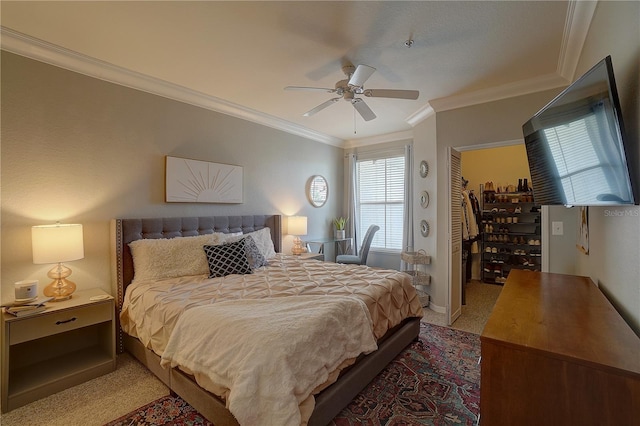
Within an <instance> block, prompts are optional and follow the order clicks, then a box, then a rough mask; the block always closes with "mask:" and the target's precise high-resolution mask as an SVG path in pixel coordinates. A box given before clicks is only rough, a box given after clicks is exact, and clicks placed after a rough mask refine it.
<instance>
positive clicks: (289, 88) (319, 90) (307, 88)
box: [284, 86, 336, 93]
mask: <svg viewBox="0 0 640 426" xmlns="http://www.w3.org/2000/svg"><path fill="white" fill-rule="evenodd" d="M284 90H305V91H314V92H324V93H335V91H336V89H329V88H326V87H304V86H287V87H285V88H284Z"/></svg>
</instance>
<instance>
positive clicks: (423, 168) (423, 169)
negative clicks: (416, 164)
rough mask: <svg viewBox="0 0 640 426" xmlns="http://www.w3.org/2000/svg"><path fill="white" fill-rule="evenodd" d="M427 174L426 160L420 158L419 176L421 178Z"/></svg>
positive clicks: (427, 165)
mask: <svg viewBox="0 0 640 426" xmlns="http://www.w3.org/2000/svg"><path fill="white" fill-rule="evenodd" d="M428 174H429V164H427V162H426V160H422V161H421V162H420V176H422V177H423V178H425V177H427V175H428Z"/></svg>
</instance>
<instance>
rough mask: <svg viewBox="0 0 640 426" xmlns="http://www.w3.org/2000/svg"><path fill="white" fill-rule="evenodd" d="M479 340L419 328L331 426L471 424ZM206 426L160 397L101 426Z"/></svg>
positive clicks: (476, 402) (177, 402) (184, 407)
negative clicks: (413, 339)
mask: <svg viewBox="0 0 640 426" xmlns="http://www.w3.org/2000/svg"><path fill="white" fill-rule="evenodd" d="M479 357H480V339H479V337H478V336H477V335H475V334H471V333H467V332H464V331H460V330H454V329H451V328H447V327H440V326H437V325H433V324H421V328H420V340H419V341H418V342H414V343H412V344H411V345H410V346H409V347H407V349H405V350H404V351H403V352H402V353H401V354H400V355H398V357H396V359H395V360H393V362H392V363H391V364H390V365H389V366H388V367H387V368H386V369H385V370H384V371H382V372H381V373H380V374H379V375H378V377H376V378H375V379H374V381H373V382H371V383H370V384H369V386H367V388H366V389H364V390H363V391H362V392H361V393H360V394H359V395H358V396H357V397H356V398H355V399H354V400H353V402H351V404H349V406H347V407H346V408H345V409H344V410H342V412H341V413H340V414H339V415H338V416H337V417H336V418H335V419H334V421H333V424H335V425H336V426H352V425H353V426H355V425H358V426H361V425H371V426H375V425H387V426H391V425H406V426H411V425H469V426H471V425H474V424H475V422H476V416H477V414H478V412H479V411H480V366H479V365H478V358H479ZM143 425H144V426H146V425H154V426H159V425H167V426H168V425H194V426H195V425H211V423H210V422H208V421H207V420H206V419H204V418H203V417H202V416H201V415H200V414H199V413H198V412H197V411H195V410H194V409H193V408H192V407H191V406H190V405H189V404H187V403H186V402H184V401H183V400H182V399H180V398H179V397H175V398H174V397H171V396H166V397H163V398H160V399H159V400H157V401H154V402H152V403H150V404H148V405H145V406H144V407H141V408H139V409H137V410H136V411H134V412H132V413H130V414H127V415H126V416H123V417H121V418H119V419H117V420H115V421H113V422H111V423H109V424H108V425H107V426H143Z"/></svg>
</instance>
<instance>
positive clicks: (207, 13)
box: [1, 1, 595, 145]
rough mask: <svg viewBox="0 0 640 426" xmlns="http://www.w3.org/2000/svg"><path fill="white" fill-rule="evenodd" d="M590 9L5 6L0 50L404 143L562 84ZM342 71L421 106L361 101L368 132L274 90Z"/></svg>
mask: <svg viewBox="0 0 640 426" xmlns="http://www.w3.org/2000/svg"><path fill="white" fill-rule="evenodd" d="M586 3H589V4H590V5H589V6H585V4H586ZM594 7H595V6H594V3H592V2H580V1H571V2H567V1H547V2H542V1H496V2H490V1H468V2H458V1H433V2H427V1H409V2H399V1H385V2H368V1H338V2H324V1H321V2H314V1H295V2H270V1H259V2H244V1H233V2H231V1H228V2H211V1H200V2H186V1H164V2H119V1H117V2H91V1H90V2H75V1H70V2H46V1H45V2H12V1H2V3H1V8H2V9H1V12H2V14H1V23H2V48H3V49H5V50H8V51H13V52H15V53H19V54H22V55H25V56H30V57H34V58H35V59H39V60H43V61H45V62H50V63H54V64H55V65H59V66H64V67H66V68H69V69H74V70H76V71H79V72H84V73H85V74H89V75H94V76H96V77H98V78H103V79H106V80H111V81H115V82H118V83H120V84H126V85H129V86H133V87H137V88H140V89H142V90H147V91H150V92H155V93H159V94H162V95H164V96H168V97H172V98H175V99H180V100H184V101H187V102H191V103H195V104H200V105H202V106H205V107H208V108H210V109H214V110H219V111H222V112H226V113H230V114H232V115H236V116H240V117H243V118H248V119H250V120H253V121H256V122H261V123H263V124H267V125H270V126H272V127H277V128H282V129H284V130H287V131H291V132H293V133H297V134H302V135H305V136H307V137H311V138H313V139H316V140H319V141H322V142H326V143H331V144H335V145H341V144H344V142H345V141H348V142H347V144H352V145H353V144H358V141H366V140H380V139H384V138H385V137H386V136H384V135H387V134H390V133H396V134H397V133H398V132H400V133H401V134H402V132H406V131H409V130H411V127H412V125H415V124H416V123H417V122H419V121H420V120H421V119H422V118H424V117H425V116H427V115H428V114H429V113H431V112H432V111H433V110H436V111H438V110H443V109H448V108H452V107H456V106H461V105H468V104H473V103H476V102H480V101H486V100H493V99H498V98H501V97H507V96H513V95H519V94H524V93H529V92H532V91H536V90H543V89H548V88H551V87H558V86H561V85H564V84H567V83H568V82H569V81H570V80H571V79H572V77H573V71H574V69H575V65H576V63H577V57H578V55H579V51H580V49H581V47H582V43H583V42H584V35H585V34H586V29H587V28H588V25H589V22H590V19H591V15H592V12H593V8H594ZM409 39H412V40H413V46H412V47H411V48H407V47H405V41H407V40H409ZM345 62H351V63H353V64H354V65H358V64H367V65H370V66H373V67H375V68H377V72H376V73H374V74H373V76H372V77H371V78H370V79H369V80H368V81H367V83H366V85H365V87H366V88H392V89H416V90H419V91H420V97H419V98H418V100H397V99H381V98H366V102H367V104H368V105H369V107H370V108H371V109H372V110H373V111H374V112H375V114H376V115H377V116H378V117H377V118H376V119H375V120H372V121H369V122H365V121H363V120H362V118H361V117H360V116H359V115H357V114H354V109H353V107H352V106H351V105H350V104H349V103H348V102H344V101H339V102H337V103H335V104H334V105H332V106H330V107H329V108H327V109H325V110H323V111H321V112H319V113H317V114H316V115H314V116H312V117H303V116H302V114H303V113H304V112H306V111H308V110H310V109H311V108H313V107H315V106H317V105H318V104H321V103H322V102H324V101H326V100H328V99H330V98H331V97H334V95H333V94H329V93H322V92H299V91H284V90H283V88H284V87H285V86H288V85H295V86H315V87H329V88H332V87H334V84H335V82H336V81H338V80H341V79H343V78H345V77H344V74H343V73H342V71H341V66H342V64H344V63H345ZM354 117H355V118H354ZM354 120H355V121H354ZM354 126H355V128H356V129H357V133H356V134H354Z"/></svg>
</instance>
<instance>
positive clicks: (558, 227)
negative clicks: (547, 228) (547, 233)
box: [551, 222, 564, 235]
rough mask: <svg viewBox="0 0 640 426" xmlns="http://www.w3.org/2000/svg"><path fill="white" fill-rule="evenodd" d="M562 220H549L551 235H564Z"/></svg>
mask: <svg viewBox="0 0 640 426" xmlns="http://www.w3.org/2000/svg"><path fill="white" fill-rule="evenodd" d="M563 225H564V223H563V222H551V235H564V228H563Z"/></svg>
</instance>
